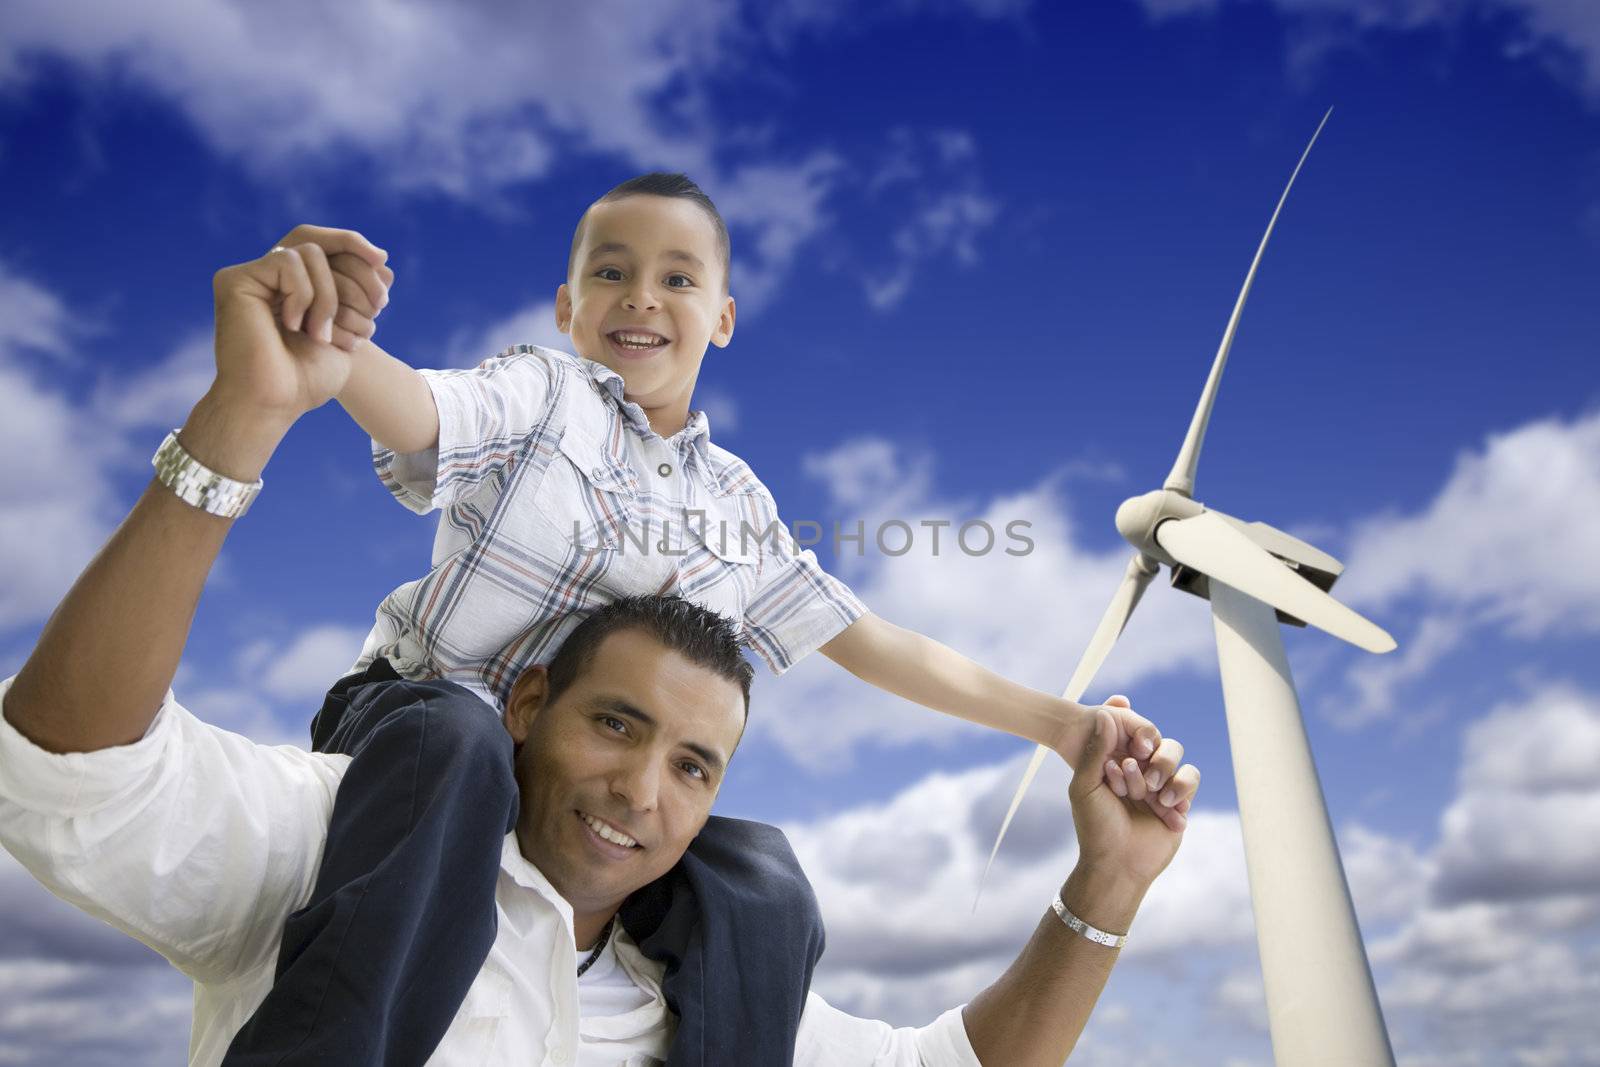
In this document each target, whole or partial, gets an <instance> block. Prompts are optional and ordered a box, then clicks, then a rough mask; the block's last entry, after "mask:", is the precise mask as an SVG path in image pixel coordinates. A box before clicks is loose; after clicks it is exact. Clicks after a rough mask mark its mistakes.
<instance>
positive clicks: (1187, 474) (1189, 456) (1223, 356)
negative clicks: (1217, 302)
mask: <svg viewBox="0 0 1600 1067" xmlns="http://www.w3.org/2000/svg"><path fill="white" fill-rule="evenodd" d="M1332 114H1333V108H1331V107H1330V108H1329V109H1328V112H1327V114H1326V115H1323V116H1322V121H1321V122H1319V123H1317V130H1316V133H1313V134H1312V135H1311V140H1310V142H1309V143H1307V144H1306V150H1305V151H1304V152H1302V153H1300V162H1298V163H1296V164H1295V165H1294V173H1292V174H1290V175H1289V183H1288V184H1287V185H1285V186H1284V187H1283V195H1282V196H1280V197H1278V206H1277V207H1276V208H1274V209H1273V211H1272V218H1271V219H1270V220H1269V221H1268V222H1267V232H1266V233H1264V234H1262V235H1261V244H1260V246H1259V247H1258V248H1257V249H1256V258H1255V259H1253V260H1251V261H1250V270H1249V272H1248V273H1247V274H1245V276H1244V286H1243V287H1242V288H1240V290H1239V299H1238V300H1237V301H1235V302H1234V305H1233V314H1232V315H1229V316H1228V326H1227V328H1226V329H1224V330H1223V331H1222V344H1221V345H1220V346H1219V347H1218V348H1217V357H1216V359H1214V360H1213V361H1212V363H1211V376H1210V377H1208V378H1207V379H1206V387H1205V389H1204V390H1203V391H1202V392H1201V393H1200V403H1199V405H1198V406H1196V407H1195V409H1194V418H1193V419H1191V420H1190V421H1189V433H1188V436H1186V437H1185V438H1184V439H1183V447H1182V448H1180V449H1179V450H1178V458H1177V460H1175V461H1174V462H1173V464H1172V472H1171V473H1170V474H1168V475H1167V481H1166V485H1165V486H1164V487H1163V488H1166V489H1171V490H1172V491H1173V492H1175V493H1182V494H1183V495H1184V496H1187V497H1193V496H1194V474H1195V468H1196V467H1197V466H1199V464H1200V446H1201V445H1202V444H1204V443H1205V437H1206V425H1207V424H1208V423H1210V421H1211V406H1212V404H1214V403H1215V402H1216V399H1217V386H1218V384H1219V383H1221V381H1222V368H1223V367H1224V366H1226V365H1227V362H1228V350H1229V349H1230V348H1232V347H1233V335H1234V333H1235V331H1237V330H1238V329H1239V317H1240V316H1241V315H1243V314H1244V302H1245V298H1246V297H1248V296H1249V295H1250V286H1251V284H1252V283H1253V282H1254V281H1255V280H1256V268H1257V267H1259V266H1261V257H1262V255H1263V254H1264V253H1265V252H1266V250H1267V241H1268V239H1269V238H1271V237H1272V228H1273V227H1274V226H1276V225H1277V224H1278V214H1279V212H1281V211H1282V210H1283V205H1284V201H1286V200H1288V199H1289V190H1290V189H1293V188H1294V180H1295V178H1297V177H1299V176H1300V168H1301V167H1303V166H1305V163H1306V157H1307V156H1309V155H1310V154H1311V146H1312V145H1314V144H1316V143H1317V134H1320V133H1321V132H1322V127H1324V126H1326V125H1327V124H1328V115H1332Z"/></svg>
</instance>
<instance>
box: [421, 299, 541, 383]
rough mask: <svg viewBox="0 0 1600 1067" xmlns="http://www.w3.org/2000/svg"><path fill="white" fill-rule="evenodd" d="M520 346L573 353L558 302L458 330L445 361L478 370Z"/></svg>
mask: <svg viewBox="0 0 1600 1067" xmlns="http://www.w3.org/2000/svg"><path fill="white" fill-rule="evenodd" d="M518 344H523V345H539V346H541V347H543V348H554V349H558V350H560V351H562V352H571V351H572V338H571V337H569V336H567V335H566V334H564V333H562V332H561V331H560V330H558V329H556V305H555V301H554V300H545V301H541V302H539V303H537V304H532V305H530V306H528V307H525V308H522V309H521V310H519V311H515V312H512V313H511V314H510V315H508V316H506V317H505V318H503V319H501V320H499V321H498V322H493V323H490V324H489V325H488V326H485V327H482V328H481V329H469V330H462V331H458V332H457V333H456V334H455V336H453V337H452V338H451V339H450V342H449V344H448V345H447V346H446V347H447V350H448V352H449V355H448V356H447V357H446V360H445V362H446V365H448V366H451V367H476V366H477V365H478V364H479V363H482V362H483V361H484V360H486V359H488V358H489V357H490V356H493V355H497V354H499V353H500V352H504V351H505V350H506V349H508V348H510V347H511V346H512V345H518ZM428 365H431V364H428Z"/></svg>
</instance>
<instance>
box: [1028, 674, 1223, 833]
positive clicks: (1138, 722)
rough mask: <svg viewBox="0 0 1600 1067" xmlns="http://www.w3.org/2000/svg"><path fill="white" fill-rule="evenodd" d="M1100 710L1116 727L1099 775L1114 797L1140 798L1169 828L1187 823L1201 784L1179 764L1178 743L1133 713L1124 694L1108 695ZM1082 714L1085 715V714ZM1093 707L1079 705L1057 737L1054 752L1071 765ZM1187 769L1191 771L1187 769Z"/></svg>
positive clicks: (1191, 769)
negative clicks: (1067, 724)
mask: <svg viewBox="0 0 1600 1067" xmlns="http://www.w3.org/2000/svg"><path fill="white" fill-rule="evenodd" d="M1104 708H1105V710H1106V711H1108V712H1110V713H1111V716H1112V719H1113V721H1114V722H1115V723H1116V726H1117V736H1116V738H1115V740H1114V744H1113V746H1112V751H1111V753H1110V755H1109V756H1108V757H1107V759H1106V761H1105V765H1104V768H1103V775H1102V777H1103V778H1104V780H1105V783H1106V784H1107V785H1108V786H1110V788H1111V790H1112V792H1114V793H1115V794H1116V795H1117V796H1119V797H1127V798H1130V799H1132V800H1136V801H1143V802H1144V803H1145V805H1146V806H1147V807H1149V809H1150V810H1151V811H1152V812H1154V813H1155V814H1156V815H1158V816H1160V817H1161V820H1162V821H1163V822H1165V823H1166V824H1167V826H1168V827H1169V828H1171V829H1173V830H1182V829H1183V828H1184V826H1186V825H1187V824H1188V811H1189V805H1190V801H1191V799H1192V798H1193V796H1194V792H1195V790H1196V789H1197V788H1199V785H1200V772H1199V771H1198V770H1196V769H1195V768H1194V767H1192V766H1191V767H1185V768H1183V773H1181V774H1180V773H1179V764H1181V763H1182V762H1183V745H1181V744H1180V743H1178V742H1177V741H1176V740H1174V739H1172V738H1170V737H1162V736H1161V731H1160V730H1158V729H1157V728H1156V726H1155V724H1154V723H1152V722H1151V721H1150V720H1149V719H1146V718H1145V717H1144V716H1143V715H1140V714H1139V713H1138V712H1136V711H1134V710H1133V708H1132V707H1131V706H1130V705H1129V703H1128V698H1127V697H1125V696H1113V697H1111V698H1110V699H1109V700H1107V701H1106V702H1105V705H1104ZM1084 712H1087V714H1084ZM1097 714H1098V709H1096V708H1094V707H1088V708H1083V709H1082V710H1081V711H1079V712H1078V713H1077V714H1076V715H1075V716H1074V719H1073V721H1072V723H1071V724H1070V726H1069V727H1068V729H1067V730H1066V731H1064V732H1063V735H1062V743H1061V744H1060V745H1058V746H1057V748H1056V751H1058V752H1059V753H1060V754H1061V757H1062V758H1063V759H1065V760H1066V761H1067V763H1068V764H1070V765H1071V766H1074V767H1076V766H1077V765H1078V761H1079V759H1080V758H1081V757H1082V754H1083V751H1084V747H1085V745H1086V744H1087V743H1088V740H1089V738H1090V736H1091V733H1092V731H1093V729H1094V724H1095V721H1096V716H1097ZM1191 772H1192V773H1191Z"/></svg>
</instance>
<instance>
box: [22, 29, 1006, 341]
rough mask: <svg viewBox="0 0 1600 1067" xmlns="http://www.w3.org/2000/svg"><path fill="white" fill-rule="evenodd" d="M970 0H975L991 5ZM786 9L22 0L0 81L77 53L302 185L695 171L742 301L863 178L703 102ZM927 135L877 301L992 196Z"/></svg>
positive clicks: (437, 189) (245, 159)
mask: <svg viewBox="0 0 1600 1067" xmlns="http://www.w3.org/2000/svg"><path fill="white" fill-rule="evenodd" d="M913 6H914V5H913ZM970 6H971V8H972V9H973V10H975V11H976V12H977V13H978V14H980V15H981V14H989V13H992V12H991V11H990V9H992V8H994V7H995V6H996V5H994V4H993V3H976V4H972V5H970ZM1000 6H1002V7H1004V6H1008V5H1000ZM907 10H909V8H908V9H907ZM897 13H901V14H903V13H906V12H905V11H902V12H897ZM784 21H785V20H784V16H783V15H782V13H780V12H771V11H767V10H765V9H763V8H760V7H757V8H756V9H755V11H754V16H753V17H752V18H745V17H743V13H742V12H741V11H740V10H739V5H738V4H737V3H735V2H733V0H712V2H709V3H666V4H651V5H647V6H645V7H639V6H637V5H624V4H621V3H618V2H616V0H611V2H605V3H595V4H587V5H583V6H582V7H580V8H574V9H568V8H564V7H563V8H556V7H548V6H546V5H539V4H532V5H528V4H520V5H519V4H512V5H498V6H494V7H492V8H478V7H472V6H462V5H458V4H450V3H444V2H440V0H424V2H416V3H410V4H406V5H403V6H396V5H393V4H387V3H382V2H380V0H357V2H355V3H350V4H342V5H338V6H335V7H328V6H326V5H318V4H313V3H309V2H307V0H297V2H291V3H290V4H288V6H287V7H285V6H283V5H279V6H276V7H272V8H265V7H259V6H256V5H249V4H230V3H215V4H209V5H202V6H200V7H195V6H194V5H192V4H185V3H181V2H179V0H156V2H150V3H141V4H122V3H113V2H111V0H91V2H89V3H83V4H73V5H61V4H56V3H51V2H48V0H24V2H21V3H17V4H13V5H11V7H10V9H9V10H8V11H7V19H6V22H7V25H6V34H5V37H4V38H3V40H0V92H3V91H6V90H7V89H9V90H10V91H11V92H12V93H19V92H21V91H23V90H25V89H26V88H27V87H28V86H29V84H30V83H31V80H32V77H33V73H34V70H35V68H34V65H33V64H34V59H35V57H38V56H50V57H52V58H57V59H62V60H65V61H66V62H67V63H69V64H71V65H73V66H74V67H76V68H77V69H78V70H80V71H82V72H84V73H85V74H86V75H88V76H89V77H90V79H92V81H93V83H94V84H96V85H98V86H100V87H102V88H104V89H105V90H107V91H112V90H113V89H115V91H125V87H126V86H128V85H132V86H134V87H137V88H139V89H142V90H144V91H146V92H149V93H151V94H153V95H154V96H156V97H158V98H160V99H162V100H164V101H165V102H167V103H168V104H170V105H171V106H172V107H173V108H175V109H176V110H177V111H179V112H180V113H181V114H182V115H184V116H185V117H186V118H187V119H188V120H189V121H190V122H191V123H192V124H193V126H194V127H195V129H196V130H197V131H198V133H199V134H200V136H201V137H202V138H203V139H204V140H205V141H206V142H207V143H208V144H209V145H210V146H211V147H212V149H213V150H215V151H216V152H217V153H219V154H220V155H222V156H224V157H226V158H229V159H230V160H233V161H235V162H236V163H238V164H239V165H240V166H242V167H244V168H246V169H248V170H249V171H251V172H253V173H254V174H255V175H256V176H257V177H258V178H259V179H260V180H261V181H263V182H264V183H268V184H271V185H272V186H274V187H277V188H281V189H285V190H286V191H287V195H290V196H291V197H294V196H303V195H304V193H305V192H306V191H307V189H309V188H310V186H309V185H308V184H307V183H309V182H313V181H325V180H337V179H338V178H339V177H340V176H341V175H344V174H347V173H349V172H350V170H351V167H352V166H353V165H354V164H353V163H352V160H353V159H359V158H361V157H365V158H366V160H367V163H366V164H362V165H363V166H366V167H368V168H369V169H372V170H373V172H374V173H376V174H378V175H379V176H380V180H382V181H384V182H386V183H388V185H389V186H390V188H391V190H392V191H394V192H397V193H400V194H402V195H405V194H412V193H443V194H444V195H447V196H449V197H451V198H453V199H457V200H462V201H466V202H469V203H471V204H472V205H473V206H475V207H477V208H480V209H483V210H487V211H491V212H497V213H500V214H508V215H515V214H521V213H523V212H525V211H526V210H527V209H526V208H525V207H524V206H522V205H523V204H524V203H525V200H524V199H522V198H516V197H513V196H511V195H509V190H510V189H511V188H512V187H514V186H516V185H518V184H524V183H527V182H530V181H535V180H538V179H541V178H544V177H546V176H547V175H548V173H549V172H550V171H551V170H552V168H554V167H555V166H556V165H557V163H558V161H559V160H562V159H565V158H569V157H581V156H591V157H598V158H602V159H606V160H608V161H611V162H613V163H615V161H617V160H621V161H623V165H624V167H625V168H627V169H629V170H633V171H635V172H638V171H644V170H658V169H664V170H683V171H687V172H689V173H690V174H691V175H692V176H693V177H695V179H696V180H697V181H699V182H700V184H701V185H702V187H704V188H705V189H706V191H707V192H708V193H710V194H711V195H712V197H713V198H714V199H715V200H716V202H717V204H718V206H719V208H720V210H721V211H722V213H723V215H724V217H725V218H726V220H727V221H728V224H729V226H730V227H731V228H732V229H733V230H735V231H736V232H735V248H736V254H735V259H734V271H733V273H734V278H733V290H734V293H735V296H736V297H737V298H738V299H739V300H740V302H741V306H742V308H743V309H744V310H745V312H746V313H750V312H756V311H759V309H760V308H761V307H762V306H764V305H765V304H766V303H767V302H768V301H769V300H770V299H772V298H773V297H774V296H775V295H776V294H777V292H778V290H779V288H780V286H781V284H782V282H783V279H784V278H785V277H786V276H787V275H788V273H789V270H790V268H791V265H792V262H793V260H794V257H795V256H796V255H797V254H798V252H799V250H800V249H801V248H802V246H804V245H806V244H807V242H810V241H812V240H813V239H814V238H815V237H816V236H817V235H818V234H819V233H820V232H821V231H822V230H823V228H824V227H825V226H826V225H827V224H828V223H829V221H830V215H829V212H828V210H827V209H826V205H827V204H828V202H829V201H830V200H831V199H832V198H834V197H836V196H837V195H838V194H839V193H840V192H841V191H842V190H845V189H847V188H848V187H850V186H851V185H853V184H859V182H860V179H859V177H858V176H857V175H856V174H855V173H853V172H852V171H850V169H849V168H847V167H845V165H844V163H843V161H842V160H841V159H840V158H839V157H838V156H837V155H836V154H835V153H834V152H832V151H831V150H829V149H827V148H820V147H812V148H803V149H801V150H799V151H798V152H794V153H790V154H778V153H773V152H770V145H768V144H766V143H765V142H768V141H770V137H766V136H765V135H763V134H762V133H761V132H760V131H759V130H756V131H752V130H748V129H743V128H741V127H739V126H738V125H737V124H729V123H726V122H724V121H721V120H719V119H718V118H717V117H716V116H715V115H714V114H713V113H712V106H711V102H712V99H713V94H712V92H711V90H710V88H709V80H710V79H711V78H712V77H714V76H715V75H717V74H718V73H719V72H725V71H726V70H727V69H730V68H729V64H732V65H734V66H738V65H742V64H746V63H749V62H751V61H752V49H754V48H755V47H757V46H758V44H759V40H760V39H761V38H762V37H763V36H766V37H768V38H770V40H769V43H781V41H782V40H784V39H786V38H787V37H788V35H789V33H790V32H792V30H793V28H794V27H793V26H791V27H789V28H788V29H778V30H777V32H776V33H775V34H772V33H768V32H767V31H768V30H772V29H773V28H775V27H779V26H781V24H783V23H784ZM801 21H802V22H803V21H805V20H801ZM375 87H377V88H375ZM896 136H897V137H901V138H903V139H906V140H907V142H908V143H910V142H911V140H912V139H913V138H914V135H913V134H911V133H910V132H909V131H904V130H902V131H897V133H896ZM926 140H927V141H928V142H929V143H930V144H931V145H932V146H933V147H932V149H931V150H930V149H925V150H924V151H929V152H931V154H932V160H931V162H930V164H929V165H930V166H932V167H933V168H934V169H933V170H932V171H931V172H930V173H928V174H927V175H926V176H927V178H928V179H929V182H930V184H931V187H932V188H934V189H939V190H941V191H940V192H937V193H935V192H931V191H927V190H924V189H922V188H921V187H913V188H912V189H911V190H909V192H910V193H911V194H912V195H911V196H910V198H909V199H906V196H907V192H908V191H907V190H904V189H902V190H898V191H897V193H896V196H895V198H894V199H892V200H890V201H889V203H888V204H887V206H884V205H877V206H876V207H875V210H874V217H881V218H883V219H884V220H885V221H886V222H887V223H889V224H890V226H891V227H892V228H893V229H892V237H890V240H891V241H892V243H893V245H894V251H893V252H892V253H891V258H892V261H893V262H892V264H891V265H890V266H889V267H888V268H887V269H886V272H884V274H885V276H884V278H883V279H882V280H880V281H879V282H878V283H876V285H877V289H878V290H879V291H880V295H879V297H878V299H879V300H882V295H881V292H882V291H883V290H884V287H889V288H893V289H894V290H895V292H896V293H899V292H902V291H903V290H904V288H905V286H906V285H907V284H908V283H909V271H910V268H911V264H912V263H913V261H914V260H915V259H917V258H919V257H921V256H925V255H930V254H935V253H938V252H942V251H949V252H952V253H954V254H955V255H957V256H962V257H966V258H969V259H970V258H971V257H972V256H973V255H974V251H973V245H972V238H973V236H974V235H975V234H976V233H977V232H978V231H980V230H982V229H983V228H984V227H985V226H987V224H988V222H989V221H990V220H991V219H992V217H993V214H994V211H995V206H994V202H993V201H992V199H991V198H989V197H988V196H986V195H985V194H983V192H982V190H981V187H980V186H979V184H978V182H977V179H976V177H975V159H974V158H973V157H974V155H975V153H974V151H973V146H972V142H971V140H970V138H967V139H965V140H963V135H960V134H955V133H950V132H947V131H936V132H935V133H933V134H930V135H928V137H927V138H926ZM746 141H748V142H749V143H750V144H751V145H753V146H754V147H755V148H757V149H766V150H768V151H769V155H768V158H764V159H757V160H756V161H754V162H749V163H746V164H743V165H739V166H734V167H725V166H724V165H723V162H722V160H723V159H724V157H725V155H726V153H723V152H719V148H723V147H727V146H730V145H733V144H735V143H742V142H746ZM600 191H601V190H598V189H597V190H596V194H597V195H598V193H599V192H600ZM902 202H904V203H906V204H907V205H908V206H907V207H906V208H902V207H901V206H900V205H901V203H902ZM573 221H574V222H575V221H576V220H573ZM871 254H872V255H877V253H871Z"/></svg>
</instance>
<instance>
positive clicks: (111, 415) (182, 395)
mask: <svg viewBox="0 0 1600 1067" xmlns="http://www.w3.org/2000/svg"><path fill="white" fill-rule="evenodd" d="M216 372H217V361H216V348H215V341H214V339H213V337H212V334H211V331H210V330H206V331H204V332H196V333H194V334H193V335H191V336H190V337H189V338H187V339H186V340H184V341H182V342H181V343H180V344H179V345H178V347H177V348H175V349H173V351H172V352H171V353H169V354H168V355H167V356H165V357H163V358H162V359H160V360H159V361H157V362H156V363H153V364H150V365H148V366H145V367H143V368H141V369H139V370H137V371H134V372H132V373H121V372H118V371H115V370H103V371H102V373H101V374H100V375H99V381H98V383H97V385H96V388H95V392H94V398H93V400H92V401H91V402H90V407H91V409H92V410H93V413H94V417H95V419H96V420H97V422H98V424H99V425H101V426H106V427H110V428H114V429H120V430H139V429H145V428H151V427H160V428H162V429H166V430H170V429H172V428H173V427H175V426H179V425H181V424H182V423H183V420H184V419H185V418H187V417H188V414H189V409H190V408H192V407H194V405H195V401H197V400H199V399H200V398H201V396H203V395H204V394H205V391H206V390H207V389H209V388H210V387H211V381H212V379H213V378H214V377H215V376H216ZM150 450H151V451H152V452H153V451H155V446H154V445H153V444H152V446H151V449H150ZM140 461H141V462H142V461H143V457H140Z"/></svg>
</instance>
